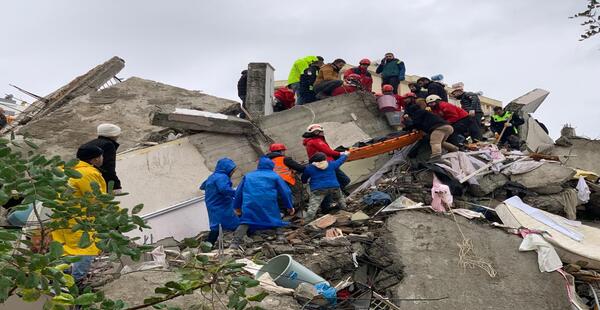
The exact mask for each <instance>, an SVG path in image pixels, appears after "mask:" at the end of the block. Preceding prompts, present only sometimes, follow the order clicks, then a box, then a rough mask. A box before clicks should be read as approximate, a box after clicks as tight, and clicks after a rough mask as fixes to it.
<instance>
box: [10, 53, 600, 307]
mask: <svg viewBox="0 0 600 310" xmlns="http://www.w3.org/2000/svg"><path fill="white" fill-rule="evenodd" d="M119 64H122V65H124V61H122V60H121V59H119V58H113V59H111V60H109V62H107V63H106V64H104V65H101V66H99V68H95V69H93V70H92V71H90V72H89V73H88V74H87V75H84V76H83V77H79V78H78V79H76V80H75V81H73V82H71V83H70V84H69V85H68V86H65V87H63V88H61V89H60V90H59V91H57V92H55V93H54V94H52V95H51V96H49V97H47V100H41V101H40V102H38V103H36V106H37V110H35V111H38V112H36V113H29V114H27V115H24V116H23V117H22V119H21V121H20V123H19V125H18V126H16V127H15V128H12V130H15V132H16V133H17V134H21V135H25V136H30V137H31V138H33V139H34V141H36V142H38V144H39V145H40V146H41V149H42V150H43V151H44V152H46V153H48V154H51V155H54V154H59V155H72V154H73V153H74V150H75V149H76V147H77V146H78V145H79V144H81V143H83V142H85V141H87V140H89V139H91V138H93V136H94V132H95V130H94V128H95V126H96V125H98V124H99V123H102V122H105V121H110V122H112V123H115V124H117V125H119V126H120V127H121V128H122V129H123V132H124V134H123V136H122V139H121V140H119V142H120V143H121V145H122V149H121V150H124V151H128V152H129V154H130V156H133V155H131V154H133V153H131V152H132V151H131V150H132V149H140V148H144V147H147V146H149V145H153V144H158V145H157V146H155V148H156V147H162V148H163V149H165V148H167V147H168V143H173V142H177V143H179V144H180V145H184V144H185V143H189V144H191V145H192V146H193V148H194V152H195V153H194V152H192V153H194V154H196V155H194V156H197V157H198V158H196V159H195V160H197V161H198V163H199V164H202V165H204V166H203V168H202V169H204V170H206V172H207V173H208V172H210V170H213V169H214V164H215V162H216V160H217V159H218V158H220V157H225V156H227V157H230V158H232V159H233V160H234V161H235V162H236V163H238V171H237V172H236V174H235V175H234V177H233V181H234V183H236V182H238V181H239V179H240V177H241V176H242V175H243V174H244V173H246V172H248V171H251V170H253V169H254V168H255V162H256V160H257V159H258V157H259V156H261V155H262V154H264V151H265V150H266V149H267V148H268V145H269V144H270V143H272V142H278V143H285V144H286V145H287V146H288V151H287V156H291V157H293V158H295V159H296V160H298V161H302V160H304V159H306V153H305V150H304V148H303V146H302V145H301V143H300V141H301V140H300V139H301V138H300V135H301V134H302V132H303V131H304V129H305V128H306V126H307V125H308V124H311V123H320V124H323V126H324V127H325V130H326V131H327V132H328V141H329V143H330V144H331V145H332V146H338V145H340V146H344V147H351V146H353V145H355V144H357V143H360V142H365V141H369V140H371V141H372V140H374V139H375V140H376V139H377V138H378V137H386V136H387V135H389V134H391V133H393V132H394V130H393V129H392V128H391V127H390V126H389V125H388V124H387V122H386V119H385V117H384V116H383V115H382V114H380V113H379V112H378V111H377V107H376V103H375V97H374V96H373V95H372V94H370V93H363V92H357V93H352V94H347V95H342V96H339V97H332V98H327V99H324V100H320V101H317V102H314V103H311V104H308V105H304V106H297V107H294V108H292V109H290V110H286V111H283V112H278V113H274V114H273V113H266V112H267V111H268V106H269V103H270V100H272V99H271V98H268V97H270V96H269V95H268V94H265V93H264V91H263V90H264V89H265V84H264V83H267V84H268V83H269V79H268V78H267V79H265V78H264V77H263V76H261V75H260V74H261V73H260V72H261V71H260V70H259V69H260V68H262V70H263V73H262V74H264V72H265V71H264V70H266V72H267V73H268V71H269V70H272V67H270V65H269V66H264V65H260V64H259V65H256V64H254V65H252V64H251V66H250V68H251V69H256V68H259V69H256V70H255V71H256V72H255V71H252V70H251V72H250V74H251V75H252V81H253V88H256V90H257V92H256V93H257V94H256V96H257V97H256V98H252V99H251V100H249V101H250V102H249V109H248V111H250V112H251V117H250V119H248V120H244V119H240V118H237V117H235V116H233V114H235V112H236V111H237V110H238V106H239V103H237V102H234V101H230V100H227V99H221V98H217V97H213V96H209V95H206V94H203V93H200V92H198V91H189V90H185V89H181V88H177V87H174V86H169V85H165V84H161V83H158V82H153V81H149V80H144V79H141V78H136V77H132V78H129V79H127V80H124V81H122V82H118V83H116V84H115V85H112V86H109V87H105V88H102V89H100V88H101V86H102V85H104V84H105V83H106V81H108V80H109V79H111V78H112V77H114V76H115V75H116V74H117V73H118V71H119V70H120V69H122V66H120V65H119ZM265 68H266V69H265ZM98 72H101V74H99V73H98ZM271 74H272V72H271ZM261 77H263V78H262V79H261ZM265 80H266V82H264V81H265ZM89 81H92V82H89ZM260 81H263V82H262V83H263V84H261V83H259V82H260ZM78 83H79V84H81V83H84V84H85V85H88V86H89V87H88V88H85V87H82V86H81V85H78ZM255 84H256V85H255ZM82 89H86V91H83V90H82ZM249 92H252V90H250V91H249ZM547 95H548V92H546V91H543V90H539V89H536V90H534V91H532V92H530V93H528V94H526V95H524V96H522V97H520V98H518V99H516V100H514V101H512V102H511V103H509V104H508V106H507V109H510V110H511V111H515V112H518V113H522V114H523V117H524V119H525V124H524V125H523V126H522V128H526V129H524V130H521V132H520V135H521V140H522V141H524V142H525V144H524V145H523V147H522V149H521V150H513V151H508V150H502V149H498V147H497V146H496V145H494V144H493V143H491V142H488V143H480V144H470V145H466V148H465V149H463V150H462V151H460V152H454V153H448V154H445V155H443V156H442V160H441V161H440V162H438V163H431V162H428V161H427V160H426V159H427V158H429V155H430V150H429V149H428V148H429V147H428V145H429V144H428V142H426V141H423V140H422V141H419V142H416V143H415V144H413V145H411V146H408V147H405V148H403V149H401V150H397V151H395V152H393V153H390V154H381V155H378V156H374V157H372V158H367V159H362V160H358V161H353V162H349V163H347V164H345V165H344V166H343V167H342V169H343V170H344V171H346V172H347V173H348V174H349V175H350V177H351V178H352V180H353V183H352V188H353V191H352V193H351V195H350V196H349V197H347V200H346V201H347V208H346V209H344V210H339V209H336V208H335V207H334V208H332V209H330V210H327V212H322V213H321V214H320V215H319V216H318V217H317V219H316V220H314V221H313V222H311V223H303V221H301V220H300V219H299V218H294V217H292V218H288V219H287V220H289V221H290V222H291V225H290V226H289V227H287V228H286V229H285V236H286V239H287V242H280V241H278V240H276V238H275V237H273V235H272V234H271V233H270V232H260V233H256V234H254V235H251V236H250V237H246V239H245V240H244V246H243V248H244V251H243V253H239V252H235V251H229V250H225V251H223V250H215V251H212V252H210V253H208V254H206V255H209V256H210V258H211V259H217V260H219V259H220V260H226V259H229V258H232V257H234V258H236V259H241V262H247V263H248V264H249V265H252V266H254V267H253V268H254V269H253V268H248V269H247V271H248V273H249V274H250V275H253V276H255V275H257V271H258V270H259V269H260V268H262V267H263V266H267V265H268V264H269V260H271V259H273V258H277V257H281V256H284V255H289V257H291V258H293V261H295V262H296V263H298V264H301V265H302V266H304V267H305V268H307V269H308V270H310V271H311V272H313V273H314V274H315V275H317V276H319V277H321V278H322V279H324V280H325V281H326V282H327V285H328V288H330V289H334V296H333V299H331V298H332V297H331V295H327V294H326V293H324V292H323V291H319V290H317V289H316V288H315V287H316V286H315V285H313V284H314V283H311V284H310V285H308V284H304V285H299V286H297V287H296V288H294V289H290V288H286V287H281V285H280V283H278V280H277V278H278V275H273V274H271V273H270V272H269V273H268V274H269V275H270V276H271V277H272V278H273V279H271V282H268V284H264V283H266V282H263V284H264V285H261V286H260V287H259V288H253V289H252V292H256V291H258V290H261V289H262V290H266V291H267V292H269V294H270V295H269V296H268V297H267V298H266V299H265V300H263V301H262V302H261V303H259V304H257V305H258V306H261V307H263V308H266V309H275V308H277V309H333V308H336V309H588V307H591V306H593V304H594V302H595V301H594V292H595V288H599V287H600V286H599V283H600V270H599V268H598V267H595V266H596V264H599V265H600V252H599V251H600V250H599V249H600V240H596V239H595V238H596V237H591V236H589V235H588V234H585V233H582V235H584V237H582V238H586V239H584V240H587V242H590V244H593V243H592V242H597V245H596V247H597V248H598V249H596V248H594V251H596V252H593V253H591V254H589V253H588V252H586V251H587V250H585V249H579V248H578V249H576V250H572V248H570V247H568V246H566V245H565V244H569V242H571V241H572V240H567V241H565V242H563V243H561V241H560V240H558V239H560V238H556V237H557V235H560V233H556V234H552V235H551V236H550V235H548V231H547V230H546V229H534V227H527V226H525V225H523V224H522V223H524V222H519V220H522V219H523V218H524V217H523V216H522V214H521V213H519V212H521V211H519V210H530V209H527V208H525V207H523V208H522V209H519V210H516V211H515V210H514V209H518V208H517V207H519V206H520V203H522V204H523V205H526V206H529V207H532V208H533V209H534V210H535V212H536V213H535V214H534V215H535V216H540V215H539V214H542V216H543V217H544V218H551V219H552V221H555V222H553V223H556V222H557V221H558V222H559V223H563V220H564V223H567V222H568V223H570V224H569V225H571V226H569V227H570V229H573V230H576V231H580V230H579V229H580V228H581V227H582V226H586V227H587V226H590V227H591V226H593V225H594V224H593V221H594V220H597V219H598V218H599V217H600V199H599V198H600V185H598V184H597V183H598V173H600V166H598V161H597V160H595V159H596V158H597V155H596V154H598V152H597V149H600V144H599V142H598V141H595V140H589V139H585V138H582V137H577V136H576V134H575V132H574V130H573V129H572V128H570V127H569V126H566V127H565V129H564V130H563V132H562V137H561V138H560V139H558V140H557V142H556V145H554V141H552V139H551V138H550V137H549V136H548V135H547V134H545V133H542V132H541V131H540V130H539V128H538V127H539V125H538V123H537V122H536V121H535V119H534V118H533V116H532V115H531V114H532V113H534V112H535V110H536V109H537V108H538V107H539V106H540V104H541V103H542V101H543V100H544V99H545V98H546V96H547ZM253 96H254V95H253ZM261 96H262V97H261ZM262 104H264V105H265V106H264V109H263V106H261V105H262ZM26 112H27V111H26ZM265 114H269V115H265ZM170 140H173V141H171V142H168V143H165V142H166V141H170ZM182 141H183V142H182ZM151 150H154V149H153V148H152V147H150V148H148V149H147V150H146V151H144V152H145V154H146V155H142V154H138V155H135V156H147V157H145V159H144V160H145V162H147V165H148V167H149V168H148V169H151V167H152V165H156V166H157V167H159V166H160V167H163V168H164V167H165V166H166V167H168V169H167V168H165V169H163V170H160V169H158V170H160V171H159V173H156V174H149V175H147V176H144V175H140V176H139V177H147V178H148V180H150V179H151V178H153V177H155V176H163V177H164V178H165V179H167V180H168V179H169V178H170V177H169V176H168V175H169V173H172V172H173V171H175V168H174V167H176V166H177V165H178V164H180V162H179V161H177V160H173V159H166V158H164V157H165V155H164V153H158V155H156V157H155V158H154V157H152V155H147V154H151V152H152V151H151ZM190 152H191V151H190ZM190 154H191V153H190ZM127 156H128V155H127V153H125V154H124V155H123V156H122V158H124V159H123V161H121V162H120V163H121V165H124V164H125V163H127V161H126V160H127V159H126V157H127ZM158 163H160V164H158ZM117 167H118V168H119V163H118V164H117ZM161 169H162V168H161ZM190 169H191V168H187V167H186V168H185V170H190ZM197 169H199V170H201V169H200V168H197ZM201 180H202V178H201V177H199V178H198V179H196V180H194V179H193V178H192V179H190V180H189V181H190V183H194V184H192V186H194V187H196V186H197V184H198V183H199V182H200V181H201ZM148 182H151V181H148ZM165 182H168V181H165ZM123 183H124V184H127V179H124V180H123ZM125 186H127V185H125ZM167 186H168V185H165V188H166V187H167ZM432 188H433V189H432ZM438 188H439V189H442V190H437V189H438ZM194 190H195V188H194ZM585 191H588V192H587V194H585ZM131 192H132V194H133V195H132V196H133V198H132V199H138V198H139V199H142V200H143V195H142V194H139V195H138V196H135V193H134V191H131ZM165 195H168V194H166V193H165ZM301 197H302V198H304V199H300V200H301V201H299V203H298V206H299V207H300V208H302V207H304V206H305V204H306V201H305V200H306V197H308V192H307V191H305V192H304V194H303V195H302V196H301ZM183 198H185V197H177V198H173V200H175V201H173V202H177V203H180V202H181V201H182V200H183ZM517 201H518V202H519V204H517V203H516V202H517ZM142 202H144V203H146V201H142ZM149 204H151V203H149ZM190 205H191V203H190ZM176 206H177V205H176ZM515 206H517V207H515ZM161 207H162V208H164V207H166V206H161ZM169 208H170V209H169ZM169 208H164V209H157V211H156V212H151V213H149V214H147V220H150V219H151V218H157V217H159V216H162V215H163V214H165V213H166V212H170V210H171V209H172V210H175V209H173V208H172V206H170V207H169ZM177 208H179V207H178V206H177ZM167 209H169V210H167ZM178 210H182V209H178ZM500 210H504V211H502V212H501V211H500ZM507 210H508V211H507ZM509 211H510V212H509ZM511 212H512V213H511ZM523 212H525V211H523ZM508 215H511V216H513V217H512V218H511V219H510V221H509V220H507V216H508ZM542 216H541V217H542ZM183 217H184V216H183V215H180V216H179V218H181V219H182V220H183ZM532 217H533V215H532ZM172 220H177V217H175V218H170V219H169V221H172ZM205 220H206V219H205ZM578 221H583V224H582V223H581V222H578ZM515 223H517V224H515ZM544 223H546V224H547V223H548V222H544ZM171 224H173V223H172V222H171ZM540 225H541V224H540ZM561 225H562V224H561ZM565 225H566V224H565ZM151 226H153V225H151ZM515 226H516V227H515ZM536 227H537V226H536ZM540 227H541V226H540ZM561 227H562V226H561ZM574 227H576V228H574ZM527 228H531V229H527ZM550 228H556V227H555V226H550ZM550 228H548V229H550ZM194 232H195V233H194V235H190V233H189V232H186V234H187V237H188V239H186V240H187V241H185V240H183V238H179V236H177V237H178V238H176V239H178V240H175V239H174V238H166V239H163V238H162V237H164V235H161V234H160V233H158V232H157V231H153V232H152V233H153V234H155V235H154V236H161V238H160V239H162V240H160V241H157V242H154V240H155V239H154V238H152V236H150V238H145V240H146V243H148V244H152V245H153V246H154V247H155V250H154V251H153V252H152V253H153V255H147V257H145V258H144V260H143V261H142V262H126V261H121V262H119V263H115V262H111V261H109V260H108V259H99V260H97V261H96V262H95V265H94V269H93V272H92V274H91V276H90V279H89V283H90V284H92V286H95V287H99V288H101V289H102V290H103V291H104V292H105V294H106V295H107V296H108V297H111V298H118V299H123V300H124V301H125V302H127V303H128V304H139V303H140V302H141V301H142V300H143V299H144V298H146V297H147V296H150V295H152V293H153V289H154V287H156V286H160V285H162V284H164V283H166V282H167V281H169V280H173V279H177V278H178V274H177V270H178V268H179V267H181V266H182V265H184V264H185V262H186V260H188V259H192V258H193V256H194V255H195V254H198V253H199V249H198V247H197V245H196V247H194V246H190V245H189V244H188V243H189V241H190V240H193V241H202V240H205V238H206V236H207V233H205V232H203V233H199V234H198V231H194ZM531 235H535V236H543V237H542V238H541V239H542V241H539V240H537V241H539V243H538V244H542V245H543V246H544V247H545V249H550V248H552V250H548V251H549V252H550V253H556V252H555V251H554V248H557V250H556V251H557V252H558V254H556V255H559V256H560V259H561V260H562V262H560V261H559V263H560V264H561V266H560V268H556V269H554V270H552V271H551V272H547V271H548V270H546V271H544V272H540V271H541V270H542V263H541V262H540V261H541V260H538V257H540V255H542V254H540V253H542V251H541V250H539V251H538V254H536V253H533V252H532V251H530V252H524V251H525V250H524V248H525V246H524V244H525V241H528V240H529V239H528V238H534V237H531ZM528 236H530V237H528ZM174 237H175V236H174ZM189 237H192V238H189ZM222 237H223V238H222V239H223V243H224V244H223V245H222V246H223V247H227V246H228V245H229V242H231V239H232V234H231V233H227V232H226V233H224V235H223V236H222ZM553 237H555V238H553ZM157 239H158V238H157ZM550 239H556V240H550ZM567 239H568V238H567ZM544 240H546V241H545V243H544ZM579 242H581V240H579ZM559 248H560V249H559ZM544 253H547V252H544ZM565 253H567V254H565ZM569 253H570V254H569ZM575 254H577V255H575ZM587 254H589V255H588V256H586V255H587ZM573 257H577V259H575V258H573ZM584 258H585V259H584ZM595 258H598V259H597V260H596V259H595ZM562 263H564V266H563V265H562ZM265 264H266V265H265ZM261 265H263V266H261ZM538 269H539V270H538ZM259 273H260V272H259ZM279 276H283V274H282V275H279ZM261 279H262V278H261ZM261 281H262V280H261ZM272 281H275V282H272ZM219 298H220V299H223V300H226V298H227V297H226V296H219ZM191 300H206V296H204V295H203V294H201V293H194V294H192V295H187V296H182V297H179V298H176V299H174V300H172V301H169V302H168V303H167V304H168V305H171V306H185V305H187V304H189V303H190V301H191ZM215 308H216V309H221V308H222V309H225V307H224V305H222V304H216V305H215Z"/></svg>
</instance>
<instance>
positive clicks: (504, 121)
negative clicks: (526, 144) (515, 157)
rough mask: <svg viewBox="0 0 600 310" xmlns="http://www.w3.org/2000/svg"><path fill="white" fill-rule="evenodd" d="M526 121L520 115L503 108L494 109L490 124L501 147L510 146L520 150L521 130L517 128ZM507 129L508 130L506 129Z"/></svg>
mask: <svg viewBox="0 0 600 310" xmlns="http://www.w3.org/2000/svg"><path fill="white" fill-rule="evenodd" d="M524 123H525V121H524V120H523V119H522V118H521V117H520V116H519V114H518V113H513V112H510V111H504V110H503V109H502V108H501V107H495V108H494V114H493V115H492V119H491V122H490V129H491V130H492V132H494V133H495V134H496V135H497V137H498V138H496V139H497V140H498V141H499V143H500V145H508V146H510V147H511V148H513V149H519V147H520V141H519V130H518V128H517V127H519V126H521V125H523V124H524ZM504 128H506V129H504Z"/></svg>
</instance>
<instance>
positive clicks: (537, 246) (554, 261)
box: [519, 234, 563, 272]
mask: <svg viewBox="0 0 600 310" xmlns="http://www.w3.org/2000/svg"><path fill="white" fill-rule="evenodd" d="M534 250H535V251H536V252H537V253H538V265H539V267H540V272H552V271H555V270H558V269H560V268H562V266H563V264H562V261H561V260H560V257H558V254H557V253H556V250H555V249H554V247H553V246H552V245H551V244H550V243H548V241H546V240H545V239H544V238H543V237H542V236H540V235H539V234H528V235H527V236H525V238H523V242H521V245H520V246H519V251H523V252H525V251H534Z"/></svg>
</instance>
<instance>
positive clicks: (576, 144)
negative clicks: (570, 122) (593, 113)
mask: <svg viewBox="0 0 600 310" xmlns="http://www.w3.org/2000/svg"><path fill="white" fill-rule="evenodd" d="M569 141H570V142H571V143H572V144H573V145H572V146H570V147H563V146H555V147H554V151H553V152H552V154H553V155H558V156H559V158H560V159H561V162H562V163H563V164H565V165H566V166H569V167H573V168H577V169H583V170H588V171H593V172H595V173H598V174H600V161H599V160H598V156H599V155H600V140H592V139H587V138H582V137H571V138H569ZM565 155H567V156H565Z"/></svg>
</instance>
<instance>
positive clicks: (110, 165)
mask: <svg viewBox="0 0 600 310" xmlns="http://www.w3.org/2000/svg"><path fill="white" fill-rule="evenodd" d="M86 144H91V145H95V146H97V147H99V148H101V149H102V150H103V151H104V155H103V157H104V162H103V163H102V166H101V167H100V172H102V177H103V178H104V181H106V185H107V186H108V182H110V181H113V182H114V186H113V189H121V180H119V177H117V172H116V171H115V166H116V162H117V149H118V148H119V143H117V141H115V140H113V139H111V138H107V137H98V138H97V139H94V140H92V141H90V142H88V143H86Z"/></svg>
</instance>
